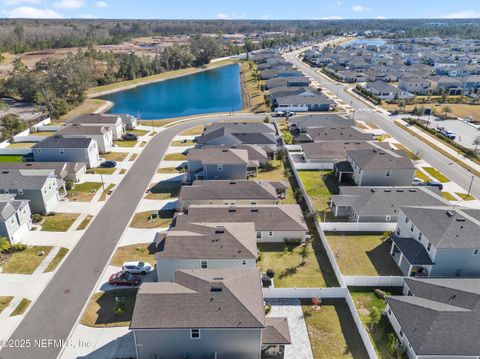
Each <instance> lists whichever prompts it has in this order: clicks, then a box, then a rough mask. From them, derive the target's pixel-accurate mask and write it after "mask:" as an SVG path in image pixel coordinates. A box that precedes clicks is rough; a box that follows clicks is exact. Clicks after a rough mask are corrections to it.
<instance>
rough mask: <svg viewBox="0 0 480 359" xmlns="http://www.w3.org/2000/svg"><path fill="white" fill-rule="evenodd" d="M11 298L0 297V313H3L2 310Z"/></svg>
mask: <svg viewBox="0 0 480 359" xmlns="http://www.w3.org/2000/svg"><path fill="white" fill-rule="evenodd" d="M12 299H13V297H8V296H0V313H2V312H3V310H4V309H5V308H6V307H8V305H9V304H10V302H11V301H12Z"/></svg>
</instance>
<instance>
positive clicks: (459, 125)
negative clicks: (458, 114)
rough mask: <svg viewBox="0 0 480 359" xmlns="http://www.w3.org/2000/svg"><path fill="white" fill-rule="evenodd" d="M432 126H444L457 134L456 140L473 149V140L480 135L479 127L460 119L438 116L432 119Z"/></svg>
mask: <svg viewBox="0 0 480 359" xmlns="http://www.w3.org/2000/svg"><path fill="white" fill-rule="evenodd" d="M430 127H431V128H434V129H436V128H437V127H444V128H445V129H447V130H448V131H451V132H453V133H454V134H455V135H456V136H457V137H456V138H455V142H458V143H459V144H461V145H462V146H465V147H468V148H472V149H473V148H475V145H474V144H473V141H475V139H476V138H477V137H480V130H479V129H477V128H476V127H474V126H472V125H470V124H468V123H465V122H463V121H460V120H442V119H438V118H436V119H435V120H432V121H430Z"/></svg>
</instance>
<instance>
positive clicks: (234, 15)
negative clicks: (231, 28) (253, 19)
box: [216, 12, 247, 20]
mask: <svg viewBox="0 0 480 359" xmlns="http://www.w3.org/2000/svg"><path fill="white" fill-rule="evenodd" d="M216 17H217V19H221V20H237V19H245V18H246V17H247V14H245V13H244V12H242V13H235V12H233V13H231V14H225V13H223V12H220V13H218V14H217V16H216Z"/></svg>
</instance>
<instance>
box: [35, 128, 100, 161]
mask: <svg viewBox="0 0 480 359" xmlns="http://www.w3.org/2000/svg"><path fill="white" fill-rule="evenodd" d="M32 153H33V157H34V158H35V161H37V162H83V163H85V164H86V165H87V167H88V168H92V167H95V166H96V165H97V163H98V162H99V161H100V155H99V153H98V145H97V141H95V140H94V139H93V138H86V137H64V136H60V135H54V136H50V137H47V138H45V139H44V140H42V141H40V142H39V143H37V144H35V145H34V146H33V147H32Z"/></svg>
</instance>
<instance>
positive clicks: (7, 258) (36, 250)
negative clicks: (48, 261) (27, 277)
mask: <svg viewBox="0 0 480 359" xmlns="http://www.w3.org/2000/svg"><path fill="white" fill-rule="evenodd" d="M51 250H52V247H49V246H30V247H27V248H25V249H24V250H22V251H18V252H14V253H8V254H2V260H1V261H0V267H2V273H10V274H32V273H33V272H34V271H35V269H37V267H38V266H39V265H40V263H42V261H43V260H44V259H45V257H46V256H47V255H48V253H50V251H51ZM40 254H43V255H40Z"/></svg>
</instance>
